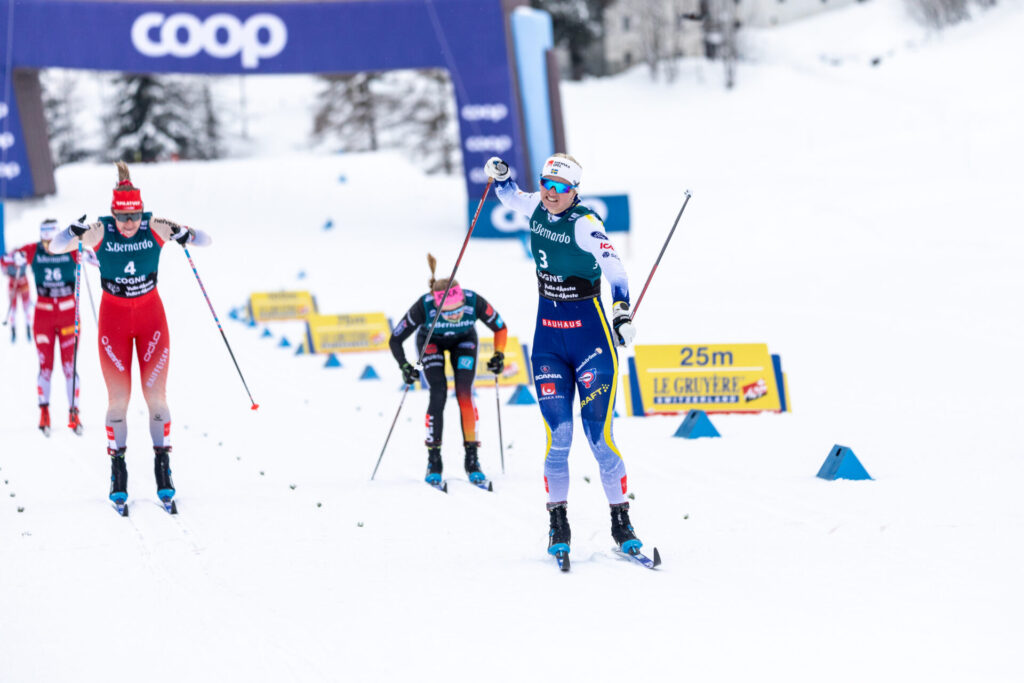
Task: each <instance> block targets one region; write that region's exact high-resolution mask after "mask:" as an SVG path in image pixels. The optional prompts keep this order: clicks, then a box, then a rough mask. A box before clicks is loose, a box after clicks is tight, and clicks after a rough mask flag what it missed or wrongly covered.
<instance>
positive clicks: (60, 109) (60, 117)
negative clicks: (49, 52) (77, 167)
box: [39, 70, 90, 166]
mask: <svg viewBox="0 0 1024 683" xmlns="http://www.w3.org/2000/svg"><path fill="white" fill-rule="evenodd" d="M39 80H40V83H41V84H42V88H43V113H44V115H45V116H46V127H47V133H48V135H49V140H50V153H51V154H52V155H53V163H54V165H56V166H60V165H61V164H67V163H71V162H73V161H79V160H80V159H84V158H86V157H87V156H89V154H90V152H89V150H87V149H85V147H84V146H83V145H82V136H81V135H80V131H79V130H78V126H77V125H76V123H75V112H77V111H78V110H79V107H80V106H81V105H80V98H79V97H78V93H77V87H78V82H77V79H76V78H75V76H74V75H73V74H72V73H71V72H68V71H63V70H52V71H43V72H42V73H41V74H40V79H39Z"/></svg>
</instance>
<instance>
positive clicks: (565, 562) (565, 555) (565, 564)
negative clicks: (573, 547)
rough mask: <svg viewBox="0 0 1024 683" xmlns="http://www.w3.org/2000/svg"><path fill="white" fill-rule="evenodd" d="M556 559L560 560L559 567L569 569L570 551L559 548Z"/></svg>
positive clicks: (565, 570)
mask: <svg viewBox="0 0 1024 683" xmlns="http://www.w3.org/2000/svg"><path fill="white" fill-rule="evenodd" d="M555 559H556V560H558V568H559V569H561V570H562V571H563V572H567V571H569V551H568V550H559V551H558V552H557V553H555Z"/></svg>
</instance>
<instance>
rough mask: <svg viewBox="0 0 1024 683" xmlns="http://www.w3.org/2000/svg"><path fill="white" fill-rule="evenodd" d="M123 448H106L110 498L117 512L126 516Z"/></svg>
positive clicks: (126, 473) (125, 475) (126, 481)
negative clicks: (108, 465)
mask: <svg viewBox="0 0 1024 683" xmlns="http://www.w3.org/2000/svg"><path fill="white" fill-rule="evenodd" d="M124 451H125V449H124V448H118V449H117V450H114V449H113V448H108V449H107V453H109V454H110V500H111V502H113V503H114V505H115V506H116V507H117V511H118V513H120V514H121V515H123V516H127V514H128V513H127V508H126V507H125V501H127V500H128V467H127V466H126V465H125V462H124Z"/></svg>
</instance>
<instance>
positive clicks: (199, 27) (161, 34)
mask: <svg viewBox="0 0 1024 683" xmlns="http://www.w3.org/2000/svg"><path fill="white" fill-rule="evenodd" d="M157 29H159V31H157ZM131 36H132V45H134V46H135V49H136V50H138V51H139V52H141V53H142V54H144V55H145V56H147V57H167V56H171V57H178V58H180V59H187V58H189V57H195V56H196V55H197V54H199V53H200V52H205V53H206V54H208V55H209V56H211V57H213V58H215V59H231V58H232V57H236V56H238V55H241V57H242V67H243V68H246V69H255V68H256V67H257V66H259V63H260V60H261V59H269V58H271V57H276V56H277V55H279V54H281V51H282V50H284V47H285V45H286V44H287V43H288V27H287V26H285V23H284V22H283V21H282V20H281V18H280V17H278V16H275V15H273V14H268V13H266V12H260V13H258V14H254V15H252V16H251V17H249V18H248V19H246V20H245V21H244V22H243V21H242V20H240V19H239V18H238V17H236V16H234V15H233V14H227V13H224V12H219V13H217V14H211V15H210V16H208V17H206V18H205V19H200V18H199V17H197V16H195V15H193V14H188V13H185V12H178V13H176V14H171V15H169V16H168V15H165V14H163V13H162V12H146V13H144V14H140V15H139V17H138V19H136V20H135V22H134V23H133V24H132V31H131Z"/></svg>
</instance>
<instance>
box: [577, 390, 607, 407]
mask: <svg viewBox="0 0 1024 683" xmlns="http://www.w3.org/2000/svg"><path fill="white" fill-rule="evenodd" d="M610 388H611V385H610V384H602V385H601V386H599V387H598V388H597V389H594V390H593V391H592V392H590V395H589V396H587V397H586V398H584V399H581V400H580V408H582V407H583V406H585V405H587V404H588V403H590V402H591V401H593V400H594V399H595V398H597V397H598V396H600V395H602V394H606V393H608V390H609V389H610Z"/></svg>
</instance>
